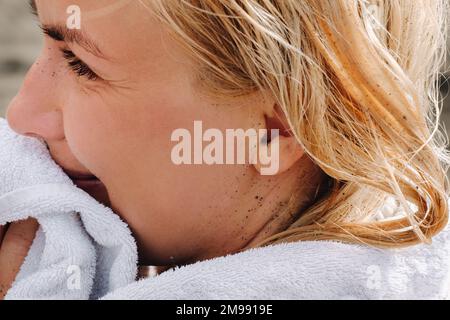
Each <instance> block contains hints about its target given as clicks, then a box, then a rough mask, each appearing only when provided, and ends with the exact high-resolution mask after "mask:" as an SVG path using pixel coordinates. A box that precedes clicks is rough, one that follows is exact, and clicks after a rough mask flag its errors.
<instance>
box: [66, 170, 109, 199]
mask: <svg viewBox="0 0 450 320" xmlns="http://www.w3.org/2000/svg"><path fill="white" fill-rule="evenodd" d="M63 171H64V172H65V173H66V174H67V176H68V177H69V178H70V180H72V182H73V183H74V184H75V185H76V186H77V187H78V188H80V189H81V190H83V191H85V192H86V193H88V194H89V195H90V196H91V197H93V198H95V199H96V200H97V201H99V202H101V203H103V204H104V205H109V197H108V193H107V191H106V187H105V185H104V184H103V182H101V181H100V179H99V178H97V177H96V176H94V175H92V174H85V173H78V172H75V171H71V170H67V169H63Z"/></svg>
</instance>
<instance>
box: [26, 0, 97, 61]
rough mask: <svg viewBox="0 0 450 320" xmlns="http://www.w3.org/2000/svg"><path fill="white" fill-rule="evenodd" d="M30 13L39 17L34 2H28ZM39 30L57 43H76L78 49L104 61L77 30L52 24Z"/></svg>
mask: <svg viewBox="0 0 450 320" xmlns="http://www.w3.org/2000/svg"><path fill="white" fill-rule="evenodd" d="M29 4H30V8H31V12H32V14H33V15H35V16H37V17H38V16H39V14H38V10H37V6H36V0H30V1H29ZM40 28H41V29H42V31H43V32H44V34H46V35H47V36H49V37H50V38H52V39H53V40H55V41H58V42H68V43H76V44H78V45H79V46H80V47H82V48H84V49H85V50H86V51H88V52H90V53H92V54H93V55H95V56H97V57H99V58H103V59H105V55H104V54H103V53H102V51H101V50H100V49H99V47H98V46H97V44H96V43H95V42H94V41H93V40H91V39H90V38H89V37H88V36H87V35H86V34H84V33H83V32H82V31H81V30H77V29H67V28H66V27H65V26H61V25H53V24H43V25H40Z"/></svg>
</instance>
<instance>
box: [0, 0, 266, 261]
mask: <svg viewBox="0 0 450 320" xmlns="http://www.w3.org/2000/svg"><path fill="white" fill-rule="evenodd" d="M35 4H36V7H37V12H38V16H39V21H40V24H41V25H42V26H43V28H44V29H45V30H46V32H47V33H48V35H46V36H45V37H44V45H43V49H42V52H41V54H40V56H39V57H38V58H37V59H36V61H35V63H34V65H33V66H32V68H31V69H30V71H29V73H28V75H27V77H26V79H25V81H24V83H23V86H22V88H21V90H20V92H19V93H18V95H17V96H16V98H15V99H14V100H13V101H12V102H11V105H10V107H9V109H8V114H7V116H8V120H9V122H10V125H11V127H12V128H13V129H14V130H16V131H17V132H19V133H21V134H26V135H34V136H39V137H41V138H43V139H45V141H46V143H47V144H48V147H49V150H50V151H51V154H52V156H53V158H54V159H55V161H56V162H57V163H58V164H59V165H61V166H62V167H63V168H64V169H65V170H66V172H68V173H69V174H70V175H71V176H72V177H73V179H74V180H78V181H75V182H76V183H77V184H79V186H80V187H82V188H83V189H85V190H86V191H87V192H89V193H90V194H91V195H93V196H94V197H96V198H97V199H98V200H99V201H102V202H104V203H106V204H108V205H109V206H111V208H112V209H113V210H114V211H115V212H116V213H118V214H119V215H120V216H121V217H122V218H123V219H124V220H125V221H126V222H127V223H128V224H129V225H130V227H131V229H132V231H133V233H134V235H135V237H136V239H137V242H138V246H139V248H140V257H141V260H142V262H145V263H152V264H167V263H172V262H174V263H177V262H181V261H189V260H191V259H195V258H198V257H199V256H205V257H206V256H208V254H209V252H217V251H221V250H223V251H224V252H226V251H229V250H234V249H237V248H240V247H241V246H242V245H243V244H245V243H246V242H247V241H249V240H250V239H251V237H252V236H253V235H254V234H255V231H256V230H258V229H259V228H261V227H262V225H263V224H264V223H265V222H266V221H263V220H264V219H265V218H264V217H257V216H250V217H249V214H248V213H247V217H246V215H243V214H242V212H243V211H245V212H250V210H253V209H254V208H256V207H257V206H258V205H259V203H260V201H261V200H260V199H259V198H258V197H259V196H262V193H264V190H265V189H261V188H259V187H257V186H255V185H256V182H258V184H257V185H261V184H260V182H261V181H262V182H267V183H268V186H269V185H270V177H261V176H260V175H259V174H258V172H257V171H256V170H255V169H254V167H252V166H250V165H216V166H209V165H191V166H189V165H186V166H183V165H181V166H177V165H175V164H174V163H173V161H172V160H171V151H172V148H173V147H174V145H175V144H176V143H175V142H173V141H171V135H172V133H173V131H174V130H175V129H178V128H185V129H188V130H189V131H191V132H192V131H193V125H194V121H195V120H201V121H202V122H203V127H204V130H206V128H217V129H219V130H222V132H225V129H227V128H242V129H248V128H261V127H264V112H263V111H262V109H263V108H256V107H255V106H260V105H261V103H262V102H261V101H260V100H259V99H258V98H257V97H250V96H249V97H247V98H240V99H234V100H233V101H229V100H228V101H225V100H221V99H215V100H214V101H212V100H211V98H206V97H205V96H204V95H202V94H200V90H199V89H198V88H197V85H196V83H195V79H194V75H195V66H194V64H193V63H192V62H191V61H190V59H189V58H188V55H187V54H186V53H185V52H184V51H183V49H182V48H181V47H180V46H178V44H177V42H175V41H174V40H172V38H170V37H169V35H168V32H167V30H166V29H164V28H163V26H162V24H161V23H159V22H157V21H156V19H155V18H154V17H153V16H152V15H151V13H150V12H149V11H147V10H145V9H144V8H143V6H142V5H141V4H139V2H138V1H125V2H124V1H112V0H96V1H91V0H59V1H53V0H36V1H35ZM71 5H78V6H79V7H80V8H81V16H80V17H81V20H80V21H81V25H80V26H81V29H80V30H78V29H70V30H69V29H67V27H66V22H67V19H68V18H69V17H70V16H71V14H68V13H67V8H68V7H69V6H71ZM81 61H82V62H81ZM69 64H71V65H72V66H69ZM230 100H231V99H230ZM82 176H86V177H83V178H82ZM92 176H95V177H97V178H98V179H99V180H100V181H101V183H102V184H101V185H96V183H92V182H86V181H81V180H83V179H89V178H90V177H92ZM261 179H265V180H261ZM89 185H90V186H89Z"/></svg>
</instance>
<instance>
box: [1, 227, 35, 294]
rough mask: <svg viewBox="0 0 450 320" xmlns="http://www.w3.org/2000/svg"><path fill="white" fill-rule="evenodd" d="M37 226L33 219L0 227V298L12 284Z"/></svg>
mask: <svg viewBox="0 0 450 320" xmlns="http://www.w3.org/2000/svg"><path fill="white" fill-rule="evenodd" d="M38 227H39V224H38V222H37V221H36V220H35V219H28V220H24V221H18V222H16V223H12V224H11V225H9V226H8V227H7V228H6V227H1V229H0V300H1V299H3V298H4V297H5V295H6V293H7V292H8V290H9V288H10V287H11V285H12V284H13V282H14V280H15V278H16V275H17V274H18V272H19V270H20V267H21V266H22V264H23V262H24V260H25V258H26V256H27V254H28V251H29V249H30V247H31V244H32V243H33V240H34V237H35V235H36V231H37V229H38Z"/></svg>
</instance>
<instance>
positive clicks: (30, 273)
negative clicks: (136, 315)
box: [0, 119, 137, 299]
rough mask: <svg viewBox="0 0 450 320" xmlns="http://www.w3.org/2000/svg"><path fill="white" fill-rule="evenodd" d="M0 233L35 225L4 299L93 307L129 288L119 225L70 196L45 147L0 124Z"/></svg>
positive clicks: (127, 256) (79, 196) (132, 251)
mask: <svg viewBox="0 0 450 320" xmlns="http://www.w3.org/2000/svg"><path fill="white" fill-rule="evenodd" d="M0 164H1V166H0V225H5V224H6V223H10V222H14V221H19V220H24V219H26V218H28V217H33V218H36V219H37V221H38V222H39V224H40V227H39V230H38V232H37V235H36V239H35V240H34V242H33V245H32V247H31V249H30V252H29V254H28V256H27V258H26V259H25V262H24V264H23V266H22V268H21V270H20V272H19V274H18V276H17V278H16V281H15V282H14V284H13V287H12V288H11V289H10V290H9V291H8V293H7V296H6V299H95V298H99V297H102V296H103V295H105V294H106V293H108V292H111V291H113V290H114V289H116V288H119V287H123V286H125V285H127V284H130V283H131V282H133V281H134V280H135V277H136V272H137V267H136V265H137V250H136V244H135V242H134V239H133V237H132V236H131V233H130V231H129V229H128V227H127V225H126V224H125V223H123V222H122V221H121V220H120V218H119V217H118V216H117V215H115V214H114V213H113V212H112V211H111V209H109V208H107V207H105V206H104V205H102V204H100V203H99V202H97V201H96V200H95V199H93V198H92V197H91V196H90V195H89V194H87V193H86V192H84V191H83V190H81V189H79V188H77V187H76V186H75V185H74V184H73V182H72V181H71V180H70V179H69V177H68V176H67V175H66V174H65V173H64V171H63V170H62V169H61V168H60V167H59V166H58V165H57V164H56V163H55V162H54V161H53V160H52V158H51V156H50V154H49V152H48V150H47V148H46V145H45V144H44V143H43V142H41V141H39V140H38V139H35V138H28V137H23V136H19V135H17V134H15V133H14V132H13V131H12V130H11V129H10V128H9V126H8V124H7V122H6V121H5V120H4V119H0Z"/></svg>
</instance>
